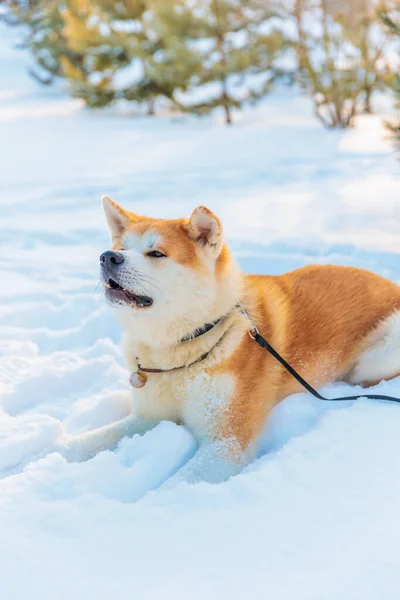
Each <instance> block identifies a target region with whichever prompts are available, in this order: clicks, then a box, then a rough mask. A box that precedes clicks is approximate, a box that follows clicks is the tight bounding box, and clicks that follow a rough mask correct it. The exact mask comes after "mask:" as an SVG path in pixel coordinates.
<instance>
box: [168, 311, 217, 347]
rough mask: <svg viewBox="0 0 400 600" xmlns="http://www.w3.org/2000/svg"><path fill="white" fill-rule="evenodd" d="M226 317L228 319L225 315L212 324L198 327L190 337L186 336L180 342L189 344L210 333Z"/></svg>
mask: <svg viewBox="0 0 400 600" xmlns="http://www.w3.org/2000/svg"><path fill="white" fill-rule="evenodd" d="M224 317H226V315H223V316H222V317H219V318H218V319H215V321H211V322H210V323H204V325H202V326H201V327H198V328H197V329H195V330H194V331H192V333H189V334H188V335H185V337H183V338H181V339H180V340H179V342H188V341H189V340H194V339H195V338H198V337H200V336H201V335H204V334H205V333H207V332H208V331H210V330H211V329H212V328H213V327H215V326H216V325H218V323H219V322H220V321H222V319H223V318H224Z"/></svg>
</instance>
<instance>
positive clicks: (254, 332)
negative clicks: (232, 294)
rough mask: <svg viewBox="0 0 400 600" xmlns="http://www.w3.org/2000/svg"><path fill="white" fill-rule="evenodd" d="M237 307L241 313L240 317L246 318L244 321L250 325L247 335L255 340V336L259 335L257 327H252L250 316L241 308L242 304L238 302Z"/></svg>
mask: <svg viewBox="0 0 400 600" xmlns="http://www.w3.org/2000/svg"><path fill="white" fill-rule="evenodd" d="M237 307H238V308H239V309H240V312H241V313H242V315H243V316H244V317H246V319H247V320H248V321H249V323H250V325H251V329H249V331H248V334H249V336H250V337H251V339H252V340H255V339H256V337H257V335H259V334H260V332H259V331H258V327H257V326H256V325H253V321H252V320H251V319H250V315H249V313H248V312H247V310H246V309H245V307H244V306H243V304H242V302H238V303H237Z"/></svg>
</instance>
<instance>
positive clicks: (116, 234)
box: [101, 196, 138, 242]
mask: <svg viewBox="0 0 400 600" xmlns="http://www.w3.org/2000/svg"><path fill="white" fill-rule="evenodd" d="M101 203H102V205H103V209H104V213H105V215H106V219H107V223H108V227H109V228H110V233H111V240H112V241H113V242H117V241H118V240H119V239H120V237H121V236H122V234H123V233H124V231H126V229H127V227H128V225H129V223H132V222H133V221H136V220H137V218H138V217H137V216H136V215H134V214H133V213H131V212H129V211H127V210H125V209H124V208H122V206H120V205H119V204H117V203H116V202H115V201H114V200H113V199H112V198H110V196H103V197H102V199H101Z"/></svg>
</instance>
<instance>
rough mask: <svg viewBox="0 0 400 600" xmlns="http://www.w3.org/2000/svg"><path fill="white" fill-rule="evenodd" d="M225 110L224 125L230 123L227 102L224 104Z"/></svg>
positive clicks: (230, 117)
mask: <svg viewBox="0 0 400 600" xmlns="http://www.w3.org/2000/svg"><path fill="white" fill-rule="evenodd" d="M224 111H225V123H226V125H232V116H231V107H230V106H229V104H228V103H227V102H225V104H224Z"/></svg>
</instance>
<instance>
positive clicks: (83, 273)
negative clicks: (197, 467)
mask: <svg viewBox="0 0 400 600" xmlns="http://www.w3.org/2000/svg"><path fill="white" fill-rule="evenodd" d="M15 36H16V31H15V29H7V28H6V27H5V26H4V24H0V40H1V41H0V140H1V144H0V165H1V166H0V186H1V189H2V195H1V197H0V207H1V211H0V231H1V239H0V278H1V281H2V285H1V286H0V475H1V479H0V531H1V539H2V543H1V546H0V579H1V582H2V584H1V598H2V599H3V598H4V600H25V599H27V598H29V600H36V599H37V600H39V599H40V600H54V598H57V599H58V600H64V599H65V600H71V599H72V598H73V599H74V600H81V599H82V600H83V599H87V598H96V599H98V600H109V599H111V598H113V599H114V598H125V597H128V596H129V597H131V598H135V599H138V600H139V599H140V600H153V599H156V598H157V599H158V598H161V597H162V598H166V599H168V598H171V599H172V598H174V599H186V598H192V599H193V600H197V599H199V600H200V599H202V600H203V599H204V598H210V599H214V598H215V599H217V598H218V599H220V598H229V599H232V600H233V599H236V598H237V599H239V598H243V597H246V596H247V597H248V596H249V595H251V597H252V598H255V599H257V598H260V599H264V598H275V599H277V600H293V599H294V598H296V600H301V599H304V600H313V599H315V600H321V599H323V600H337V599H338V598H345V599H346V600H347V599H348V600H376V599H377V598H385V600H392V599H393V600H397V599H398V597H399V589H400V574H399V558H398V548H399V545H400V521H399V519H398V513H399V508H398V507H399V499H400V477H399V472H400V441H399V440H400V437H399V431H400V412H399V410H400V409H399V406H398V405H396V404H388V403H384V402H380V403H379V402H374V401H367V400H359V401H357V402H353V403H351V402H349V403H340V405H331V404H323V403H321V402H318V401H316V400H315V399H313V398H311V397H310V396H309V395H308V394H306V393H304V394H298V395H296V396H292V397H289V398H287V399H286V400H285V401H284V402H282V403H281V404H280V405H279V406H278V407H277V408H276V410H275V411H274V414H273V417H272V419H271V421H270V423H269V425H268V426H267V427H266V432H265V434H264V435H263V443H262V446H263V448H262V452H261V453H260V457H259V459H258V460H256V461H255V462H254V463H253V464H251V465H250V466H249V467H248V468H247V469H245V471H244V472H243V473H242V474H240V475H238V476H237V477H234V478H232V479H231V480H230V481H228V482H226V483H224V484H221V485H209V484H205V483H200V484H196V485H183V484H182V485H180V486H178V487H177V488H174V489H171V490H164V491H157V488H158V487H159V486H160V484H161V483H162V482H164V481H165V480H166V479H167V478H168V476H169V475H170V474H172V473H173V472H174V471H175V470H176V469H177V468H178V467H179V466H181V465H182V464H184V462H185V461H186V460H187V459H188V458H189V457H190V456H192V454H193V453H194V451H195V442H194V439H193V437H192V436H191V435H190V433H189V432H188V431H186V430H185V429H184V428H183V427H179V426H177V425H175V424H172V423H161V424H160V425H159V426H158V427H157V428H156V429H154V430H153V431H151V432H149V433H148V434H146V435H145V436H144V437H139V436H135V437H134V438H133V439H124V440H123V441H122V442H121V444H120V445H119V447H118V449H117V450H116V452H103V453H101V454H99V455H98V456H96V457H95V458H94V459H92V460H90V461H88V462H86V463H79V464H78V463H67V462H66V461H65V460H64V459H63V458H62V457H61V456H60V455H59V454H58V453H57V452H55V451H54V449H55V448H56V445H57V442H58V441H59V440H60V438H61V436H62V435H63V434H64V432H67V433H74V432H83V431H86V430H90V429H93V428H95V427H98V426H100V425H104V424H107V423H111V422H113V421H115V420H117V419H121V418H123V417H124V416H126V415H127V414H128V413H129V411H130V408H131V400H130V392H129V384H128V375H129V374H128V372H127V371H126V369H125V366H124V364H123V360H122V357H121V353H120V350H119V345H118V344H119V336H120V331H119V327H118V324H117V322H116V321H115V320H114V318H113V315H112V314H111V311H110V310H109V309H108V308H107V307H106V306H104V304H103V302H102V298H101V295H100V294H99V292H98V291H97V290H96V285H97V281H98V264H97V263H98V255H99V254H100V253H101V252H102V251H103V250H104V249H105V248H106V247H107V244H108V236H107V232H106V228H105V222H104V218H103V216H102V214H101V211H100V203H99V198H100V196H101V195H102V194H110V195H111V196H113V197H115V199H116V200H118V201H119V202H121V203H122V204H125V205H126V206H127V207H129V208H131V209H132V210H135V211H136V212H138V213H144V214H148V215H151V216H159V217H175V216H183V215H186V214H189V213H190V211H191V210H192V208H193V207H194V206H196V205H197V204H200V203H201V204H205V205H207V206H209V207H210V208H211V209H213V210H214V211H215V212H216V213H217V214H218V215H219V216H220V217H221V218H222V220H223V223H224V225H225V230H226V235H227V237H228V239H229V241H230V243H231V246H232V248H233V250H234V252H235V254H236V256H237V257H238V259H239V261H240V263H241V264H242V266H243V268H244V269H246V270H248V271H252V272H264V273H266V272H269V273H280V272H283V271H285V270H288V269H292V268H296V267H299V266H301V265H304V264H309V263H313V262H314V263H315V262H317V263H327V262H329V263H335V264H351V265H355V266H360V267H365V268H369V269H371V270H373V271H376V272H378V273H381V274H383V275H385V276H387V277H390V278H391V279H393V280H394V281H398V282H400V267H399V248H400V226H399V223H400V203H399V202H398V189H399V174H400V166H399V163H398V162H397V160H396V156H395V155H394V154H393V147H392V145H391V142H390V141H389V140H388V139H387V134H386V132H385V130H384V129H383V127H382V116H385V115H386V116H387V115H388V114H389V113H390V103H388V102H387V101H386V100H385V98H382V99H380V101H381V105H382V106H383V110H384V112H385V115H378V116H373V117H362V118H360V119H359V121H358V126H357V128H355V129H354V130H351V131H345V132H343V131H341V132H330V131H326V130H324V129H322V128H321V126H320V124H319V123H317V122H316V121H315V120H314V119H313V117H312V113H311V106H310V102H309V101H308V100H307V98H303V97H299V96H298V95H296V92H295V91H294V90H284V89H279V90H277V91H276V92H274V94H273V95H271V96H270V97H268V98H267V99H266V100H265V101H264V102H263V103H262V104H260V105H259V106H258V107H257V108H256V109H254V110H253V111H249V112H245V113H243V114H241V113H239V114H237V115H236V124H235V126H233V127H232V128H227V127H224V126H222V124H221V122H220V117H219V116H218V115H215V116H214V117H211V118H209V119H205V120H202V121H200V120H197V119H194V118H190V117H182V118H177V117H175V118H173V119H171V118H169V117H167V116H163V117H159V118H157V119H150V118H144V117H138V116H133V115H131V116H126V115H121V114H119V113H118V111H116V110H113V111H105V112H103V113H100V112H93V113H90V112H88V111H86V110H85V109H83V107H82V105H81V103H80V102H79V101H77V100H73V99H69V98H68V97H67V96H66V94H65V92H64V91H63V89H62V86H58V87H56V88H41V87H39V86H38V85H37V84H36V83H35V82H34V81H33V80H31V79H29V77H28V76H27V75H26V66H27V64H28V63H29V57H28V56H27V55H26V54H25V53H24V52H23V51H21V50H17V49H16V48H15V47H14V46H13V40H14V38H15ZM376 390H377V391H379V393H383V394H390V395H397V396H400V381H399V379H395V380H393V381H390V382H383V383H381V384H380V385H378V386H377V387H376ZM323 392H324V393H325V394H326V395H328V396H329V395H330V396H333V395H345V394H346V395H349V394H354V393H357V388H354V387H350V386H348V385H344V384H335V385H330V386H327V387H326V388H325V389H324V390H323Z"/></svg>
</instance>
